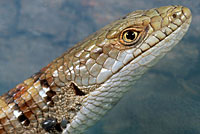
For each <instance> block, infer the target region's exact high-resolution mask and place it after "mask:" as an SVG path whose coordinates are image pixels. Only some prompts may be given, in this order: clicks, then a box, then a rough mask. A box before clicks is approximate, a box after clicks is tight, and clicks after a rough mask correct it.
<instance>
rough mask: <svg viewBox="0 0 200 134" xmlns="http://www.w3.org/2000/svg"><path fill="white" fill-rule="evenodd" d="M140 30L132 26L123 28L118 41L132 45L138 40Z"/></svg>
mask: <svg viewBox="0 0 200 134" xmlns="http://www.w3.org/2000/svg"><path fill="white" fill-rule="evenodd" d="M139 37H140V32H139V31H136V30H134V29H132V28H129V29H125V30H124V31H122V33H121V35H120V42H121V43H122V44H124V45H127V46H129V45H133V44H134V43H136V42H137V41H138V40H139Z"/></svg>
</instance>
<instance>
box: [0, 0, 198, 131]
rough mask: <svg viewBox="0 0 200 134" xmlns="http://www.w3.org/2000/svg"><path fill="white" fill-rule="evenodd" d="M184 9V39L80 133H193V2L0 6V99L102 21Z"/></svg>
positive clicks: (22, 1) (66, 0)
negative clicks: (188, 17)
mask: <svg viewBox="0 0 200 134" xmlns="http://www.w3.org/2000/svg"><path fill="white" fill-rule="evenodd" d="M165 5H184V6H187V7H189V8H190V9H191V10H192V13H193V21H192V24H191V27H190V29H189V31H188V33H187V34H186V36H185V37H184V39H183V40H182V41H181V42H180V43H179V44H178V45H177V46H176V47H175V48H174V49H173V50H172V51H171V52H170V53H169V54H167V55H166V56H165V58H164V59H162V60H161V61H160V62H159V63H158V64H157V65H156V66H154V67H153V68H152V69H151V70H149V71H148V72H147V73H146V74H145V75H144V76H143V77H142V79H140V80H139V81H138V82H137V84H136V85H134V86H133V87H132V90H131V91H130V92H128V93H127V94H126V95H125V96H124V97H123V98H122V100H121V101H120V102H119V103H118V104H117V105H116V106H115V107H114V108H113V109H112V110H111V111H110V112H109V113H108V114H106V116H105V117H104V118H103V119H102V120H101V121H99V122H98V123H97V124H96V125H95V126H93V127H91V128H90V129H89V130H88V131H87V132H86V133H87V134H200V60H199V59H200V55H199V52H200V25H199V24H200V15H199V13H200V1H199V0H165V1H163V0H148V1H147V0H76V1H75V0H0V93H1V94H2V93H4V92H6V91H8V90H9V89H11V88H13V87H14V86H15V85H16V84H18V83H20V82H22V81H23V80H24V79H26V78H28V77H29V76H31V75H32V74H34V73H35V72H37V71H38V70H39V69H41V68H42V67H44V66H45V65H47V64H48V63H49V62H50V61H52V60H53V59H54V58H56V57H58V56H60V55H61V54H62V53H63V52H64V51H65V50H67V49H68V48H69V47H71V46H73V45H74V44H76V43H77V42H79V41H81V40H82V39H83V38H85V37H86V36H88V35H89V34H91V33H93V32H95V31H96V30H98V29H99V28H101V27H103V26H104V25H106V24H108V23H109V22H111V21H113V20H115V19H118V18H119V17H121V16H124V15H125V14H127V13H129V12H132V11H134V10H138V9H150V8H153V7H159V6H165Z"/></svg>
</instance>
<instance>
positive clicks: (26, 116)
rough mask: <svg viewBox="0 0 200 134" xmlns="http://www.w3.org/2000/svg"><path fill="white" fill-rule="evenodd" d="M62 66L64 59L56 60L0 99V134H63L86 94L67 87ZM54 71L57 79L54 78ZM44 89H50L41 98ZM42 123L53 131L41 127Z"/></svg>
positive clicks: (76, 87)
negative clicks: (45, 123) (56, 72)
mask: <svg viewBox="0 0 200 134" xmlns="http://www.w3.org/2000/svg"><path fill="white" fill-rule="evenodd" d="M64 64H65V63H64V57H60V58H57V59H56V60H54V61H53V62H52V63H51V64H49V65H47V66H46V67H44V68H42V69H41V70H40V71H39V72H38V73H35V74H34V75H33V76H31V78H29V79H27V80H25V81H24V82H23V83H20V84H18V85H17V86H16V87H15V88H13V89H11V90H10V91H8V92H7V93H5V94H4V95H2V96H1V97H0V134H4V133H5V134H11V133H16V134H22V133H29V134H36V133H38V134H40V133H41V134H44V133H58V134H59V133H61V132H62V129H64V128H65V125H66V122H67V123H69V122H70V121H71V120H72V118H73V117H74V116H75V114H76V113H77V112H78V111H79V109H80V107H81V100H82V98H83V97H84V95H85V94H86V93H85V92H83V91H82V90H80V89H79V88H78V86H76V85H75V84H74V83H70V84H69V82H68V80H67V78H66V76H65V74H64V72H65V69H67V68H65V67H63V68H60V67H61V66H63V65H64ZM56 70H58V74H59V75H58V77H53V75H52V74H53V72H54V71H56ZM65 83H68V85H65ZM43 88H46V89H49V90H47V92H46V96H44V97H42V96H40V94H39V92H40V91H41V90H43ZM14 111H15V113H17V114H14ZM45 121H46V122H47V123H49V124H50V125H53V127H51V128H49V126H48V125H47V126H43V124H42V123H44V122H45ZM51 121H52V122H53V123H54V124H53V123H52V122H51ZM63 122H65V123H64V125H63Z"/></svg>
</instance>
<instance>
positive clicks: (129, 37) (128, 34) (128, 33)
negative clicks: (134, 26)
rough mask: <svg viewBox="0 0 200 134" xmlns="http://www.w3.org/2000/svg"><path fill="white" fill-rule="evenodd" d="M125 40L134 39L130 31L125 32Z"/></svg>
mask: <svg viewBox="0 0 200 134" xmlns="http://www.w3.org/2000/svg"><path fill="white" fill-rule="evenodd" d="M126 38H127V39H129V40H134V39H135V33H134V32H133V31H131V30H129V31H127V34H126Z"/></svg>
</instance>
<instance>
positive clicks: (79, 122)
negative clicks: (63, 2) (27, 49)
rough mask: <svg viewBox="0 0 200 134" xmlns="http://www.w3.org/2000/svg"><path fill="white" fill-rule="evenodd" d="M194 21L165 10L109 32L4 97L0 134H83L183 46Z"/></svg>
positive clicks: (128, 19) (177, 9)
mask: <svg viewBox="0 0 200 134" xmlns="http://www.w3.org/2000/svg"><path fill="white" fill-rule="evenodd" d="M191 18H192V17H191V12H190V10H189V9H188V8H186V7H182V6H166V7H160V8H155V9H150V10H144V11H142V10H139V11H135V12H132V13H130V14H128V15H127V16H125V17H123V18H121V19H119V20H116V21H115V22H113V23H111V24H109V25H107V26H105V27H104V28H102V29H101V30H99V31H97V32H96V33H94V34H92V35H91V36H89V37H88V38H86V39H85V40H83V41H82V42H80V43H78V44H77V45H75V46H74V47H73V48H71V49H70V50H68V51H67V52H65V53H64V54H63V55H62V56H60V57H58V58H57V59H55V60H54V61H53V62H51V63H50V64H49V65H47V66H46V67H44V68H42V69H41V70H40V71H39V72H38V73H36V74H34V75H33V76H32V77H30V78H29V79H27V80H25V81H24V82H22V83H20V84H19V85H17V86H16V87H15V88H13V89H11V90H10V91H9V92H8V93H5V94H4V95H2V96H1V97H0V134H39V133H40V134H48V133H64V134H78V133H82V132H83V131H84V130H85V129H87V128H88V127H89V126H91V125H93V124H94V123H95V122H96V121H98V120H99V119H100V118H101V117H102V116H103V115H104V114H105V113H106V112H107V111H108V110H109V109H111V108H112V107H113V106H114V104H116V103H117V102H118V100H119V99H120V98H121V97H122V96H123V94H124V93H125V92H126V91H127V90H128V89H129V87H131V85H133V84H134V83H135V81H136V80H137V79H138V78H140V76H141V75H142V74H143V73H144V72H145V71H146V70H147V69H148V68H149V67H151V66H152V65H153V64H155V63H156V61H158V59H160V58H161V57H162V56H163V55H165V53H166V52H168V51H169V50H170V49H171V48H172V47H173V46H175V45H176V44H177V43H178V41H179V40H180V39H181V38H182V37H183V35H184V34H185V33H186V31H187V29H188V27H189V25H190V22H191ZM133 33H134V34H133Z"/></svg>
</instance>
